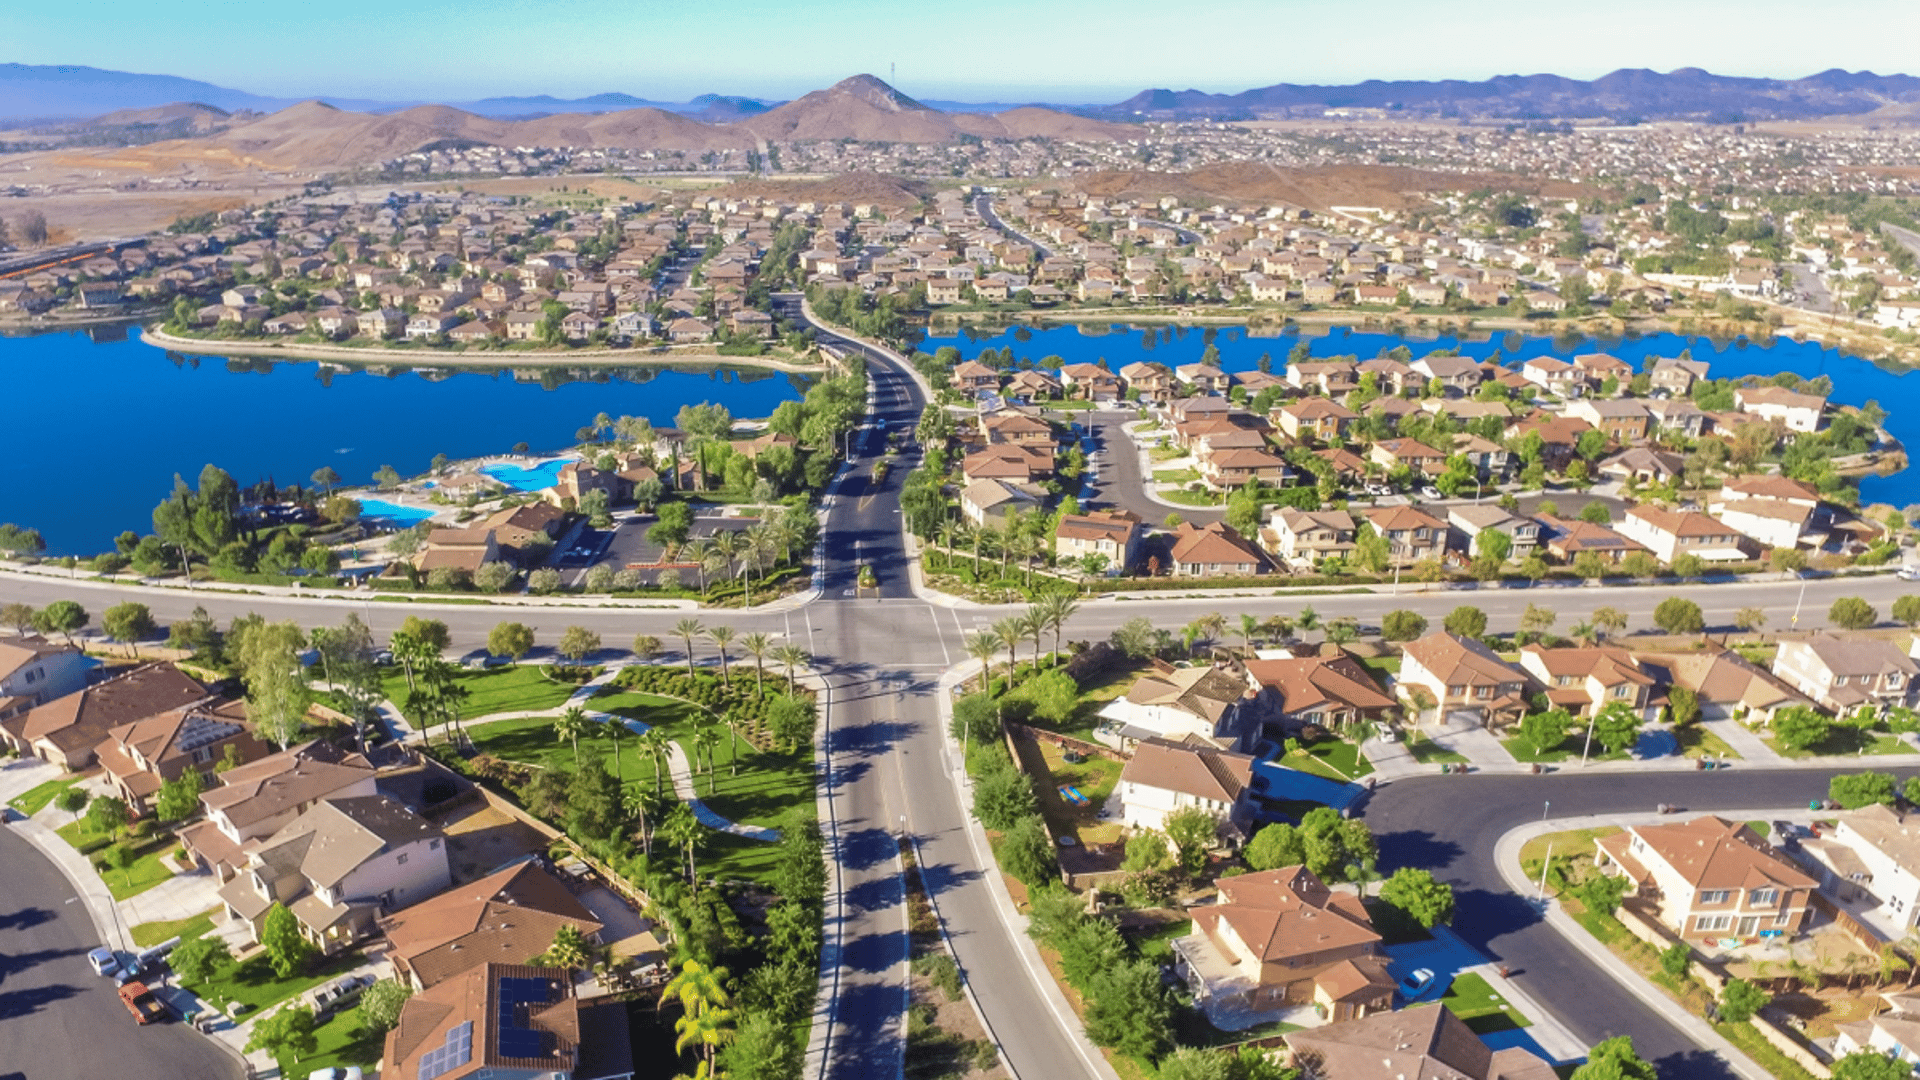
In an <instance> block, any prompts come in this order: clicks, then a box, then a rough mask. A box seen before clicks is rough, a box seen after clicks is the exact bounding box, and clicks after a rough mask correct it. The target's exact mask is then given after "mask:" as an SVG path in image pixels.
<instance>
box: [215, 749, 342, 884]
mask: <svg viewBox="0 0 1920 1080" xmlns="http://www.w3.org/2000/svg"><path fill="white" fill-rule="evenodd" d="M215 778H216V779H218V780H219V781H220V784H219V786H218V787H215V788H213V789H211V790H208V791H204V792H202V793H201V794H200V806H201V808H202V809H204V810H205V811H206V815H207V816H206V819H205V820H203V821H199V822H196V823H195V824H192V825H189V826H187V827H186V828H185V829H182V830H180V842H181V844H182V845H183V846H184V847H185V848H186V849H187V855H188V857H189V858H190V859H191V860H193V861H194V862H197V863H200V864H203V865H205V866H206V868H207V869H208V870H210V871H212V872H213V875H214V880H216V881H221V882H225V881H228V880H230V879H231V878H232V877H233V876H234V875H235V874H236V873H238V872H239V871H240V868H241V867H243V866H245V865H246V862H247V852H248V850H249V848H250V846H251V845H252V844H254V843H255V842H257V841H259V840H262V839H264V838H266V837H269V836H272V835H273V834H274V833H276V832H278V831H279V830H280V829H282V828H284V827H285V826H286V825H287V824H289V823H290V822H292V821H293V819H294V818H296V817H299V816H300V814H301V813H302V812H304V811H305V810H307V809H308V808H309V807H311V806H313V805H314V804H315V803H317V802H319V801H320V800H321V799H324V798H328V797H330V796H335V795H338V796H342V797H345V796H353V795H372V794H374V793H375V792H376V790H377V787H376V783H375V770H374V767H373V765H372V763H371V762H369V761H368V760H367V759H366V758H364V757H362V756H361V755H359V754H355V753H350V752H348V751H344V750H341V749H339V748H337V747H335V746H334V745H333V744H331V743H326V742H310V743H303V744H301V745H299V746H294V747H290V748H288V749H286V750H282V751H281V752H279V753H277V754H269V755H267V756H266V757H263V758H261V759H259V760H258V761H254V762H251V763H249V764H245V765H241V766H240V767H238V768H234V769H228V770H227V771H226V772H222V773H216V774H215Z"/></svg>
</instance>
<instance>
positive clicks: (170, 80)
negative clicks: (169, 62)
mask: <svg viewBox="0 0 1920 1080" xmlns="http://www.w3.org/2000/svg"><path fill="white" fill-rule="evenodd" d="M180 101H195V102H201V103H204V104H207V105H212V106H214V107H216V108H220V109H224V110H226V111H228V112H232V111H234V110H236V109H260V110H263V111H265V110H272V109H278V108H283V107H285V106H286V104H287V102H286V100H285V99H282V98H269V97H261V96H260V95H258V94H249V93H246V92H245V91H242V90H229V89H227V88H225V87H222V86H215V85H213V84H212V83H204V82H200V81H198V80H195V79H182V78H178V77H176V76H173V75H135V74H132V73H129V72H125V71H103V70H101V69H100V68H91V67H69V66H64V65H62V66H53V65H43V64H0V117H4V118H16V119H17V118H26V117H43V118H50V119H51V118H77V117H91V116H99V115H101V114H102V113H111V112H117V111H120V110H123V109H148V108H154V107H156V106H161V105H166V104H169V103H172V102H180Z"/></svg>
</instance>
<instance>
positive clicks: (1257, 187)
mask: <svg viewBox="0 0 1920 1080" xmlns="http://www.w3.org/2000/svg"><path fill="white" fill-rule="evenodd" d="M1072 183H1073V185H1074V186H1075V187H1077V188H1079V189H1080V190H1081V191H1083V192H1085V193H1087V194H1088V195H1093V196H1097V197H1100V198H1127V199H1150V198H1159V197H1161V196H1165V195H1171V196H1173V197H1175V198H1180V199H1201V200H1213V199H1218V200H1223V201H1226V202H1241V203H1291V204H1292V205H1294V206H1305V207H1309V208H1311V209H1314V210H1319V211H1323V212H1324V211H1327V210H1329V209H1331V208H1332V207H1335V206H1379V207H1386V208H1389V209H1405V208H1409V207H1413V206H1417V205H1420V204H1422V203H1424V202H1426V201H1428V200H1427V193H1428V192H1433V191H1452V190H1458V189H1461V188H1482V187H1484V188H1492V189H1496V190H1505V191H1519V192H1524V193H1527V194H1537V195H1546V196H1551V197H1554V198H1578V197H1582V196H1584V195H1586V194H1589V192H1587V191H1586V190H1585V189H1583V188H1582V187H1581V186H1580V185H1578V184H1571V183H1565V182H1561V181H1553V180H1545V181H1543V180H1540V179H1537V178H1532V177H1523V176H1514V175H1512V174H1508V173H1448V172H1430V171H1427V170H1423V169H1412V168H1406V167H1403V166H1395V165H1322V166H1311V167H1299V168H1289V167H1285V166H1279V165H1269V164H1267V163H1266V162H1263V161H1230V162H1222V163H1220V164H1216V165H1206V166H1203V167H1201V168H1198V169H1195V170H1193V171H1191V172H1152V171H1146V170H1129V171H1124V172H1122V171H1112V170H1105V171H1100V172H1090V173H1083V174H1081V175H1079V176H1076V177H1074V178H1073V181H1072Z"/></svg>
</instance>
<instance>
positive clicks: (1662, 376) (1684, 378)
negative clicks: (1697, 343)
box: [1647, 356, 1707, 397]
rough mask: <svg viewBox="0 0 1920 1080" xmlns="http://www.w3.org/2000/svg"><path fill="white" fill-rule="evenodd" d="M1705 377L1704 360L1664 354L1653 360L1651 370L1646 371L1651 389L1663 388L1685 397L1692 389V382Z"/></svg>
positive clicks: (1705, 363)
mask: <svg viewBox="0 0 1920 1080" xmlns="http://www.w3.org/2000/svg"><path fill="white" fill-rule="evenodd" d="M1706 377H1707V362H1706V361H1704V360H1676V359H1673V358H1671V357H1664V356H1663V357H1661V358H1660V359H1658V360H1656V361H1654V363H1653V370H1652V371H1650V372H1648V373H1647V379H1648V382H1649V383H1650V384H1651V385H1652V387H1653V389H1655V390H1665V391H1666V392H1667V393H1669V394H1672V395H1674V396H1675V397H1686V396H1687V395H1688V394H1689V393H1690V392H1691V391H1692V390H1693V384H1694V383H1695V382H1698V381H1699V380H1701V379H1704V378H1706Z"/></svg>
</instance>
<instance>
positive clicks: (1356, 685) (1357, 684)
mask: <svg viewBox="0 0 1920 1080" xmlns="http://www.w3.org/2000/svg"><path fill="white" fill-rule="evenodd" d="M1246 668H1247V678H1248V679H1250V680H1252V681H1253V682H1254V683H1256V684H1258V685H1260V686H1265V687H1270V688H1271V689H1272V690H1273V691H1274V692H1275V693H1276V694H1278V695H1279V696H1280V709H1281V711H1282V712H1284V713H1288V714H1295V713H1301V712H1305V711H1307V710H1309V709H1313V708H1316V707H1318V706H1321V705H1335V706H1345V707H1347V708H1350V709H1354V710H1357V711H1360V712H1366V711H1368V710H1371V709H1387V708H1392V707H1393V704H1394V702H1393V699H1392V698H1390V697H1388V696H1387V695H1386V694H1385V693H1384V692H1383V691H1382V690H1381V689H1380V686H1379V684H1377V683H1375V682H1374V681H1373V679H1372V678H1371V677H1370V676H1368V675H1367V669H1366V668H1365V667H1363V666H1362V665H1361V664H1360V662H1359V661H1358V660H1355V659H1354V658H1353V657H1351V656H1345V655H1342V656H1309V657H1304V658H1296V659H1291V660H1249V661H1247V662H1246Z"/></svg>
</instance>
